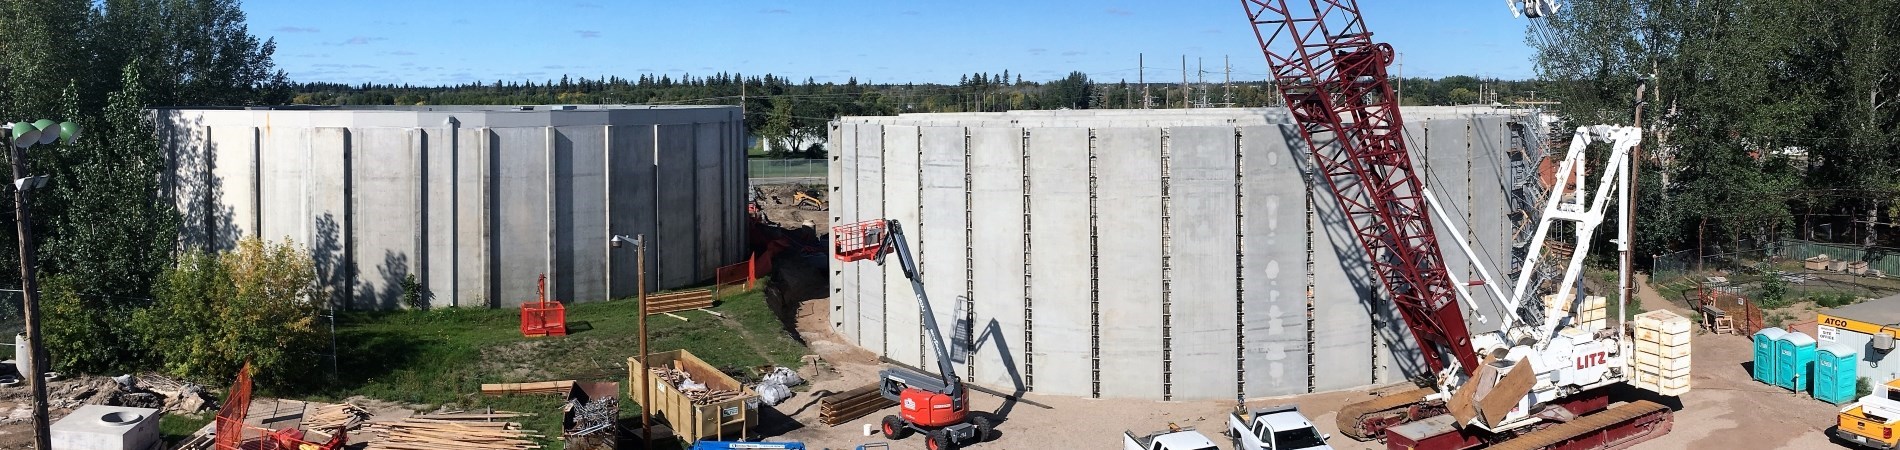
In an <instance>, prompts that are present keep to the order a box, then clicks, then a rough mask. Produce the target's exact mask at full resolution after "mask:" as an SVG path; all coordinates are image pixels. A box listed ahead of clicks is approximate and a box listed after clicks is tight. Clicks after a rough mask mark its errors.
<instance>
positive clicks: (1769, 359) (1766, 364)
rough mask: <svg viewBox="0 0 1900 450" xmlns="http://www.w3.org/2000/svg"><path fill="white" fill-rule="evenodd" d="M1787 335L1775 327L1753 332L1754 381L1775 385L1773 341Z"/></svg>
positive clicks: (1784, 331)
mask: <svg viewBox="0 0 1900 450" xmlns="http://www.w3.org/2000/svg"><path fill="white" fill-rule="evenodd" d="M1786 334H1788V331H1787V330H1783V329H1780V328H1776V327H1768V328H1763V329H1761V331H1757V332H1755V381H1760V382H1763V383H1768V384H1775V341H1777V340H1780V339H1781V336H1783V335H1786Z"/></svg>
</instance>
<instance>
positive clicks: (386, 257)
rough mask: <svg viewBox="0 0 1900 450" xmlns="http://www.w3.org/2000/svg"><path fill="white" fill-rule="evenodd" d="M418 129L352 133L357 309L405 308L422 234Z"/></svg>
mask: <svg viewBox="0 0 1900 450" xmlns="http://www.w3.org/2000/svg"><path fill="white" fill-rule="evenodd" d="M416 132H417V130H415V129H409V128H357V129H355V130H354V131H353V133H354V135H353V137H354V138H355V139H354V140H353V144H354V145H352V150H353V154H352V155H351V160H352V161H353V162H354V163H353V164H352V165H351V168H350V174H351V176H350V178H351V179H350V184H351V185H352V186H354V187H355V188H354V189H352V190H351V195H350V197H351V198H350V203H351V205H350V212H351V214H352V215H353V216H354V217H353V219H355V220H354V221H353V222H352V223H353V224H354V225H356V226H355V227H354V228H350V229H349V233H350V234H351V235H352V236H353V237H354V238H355V240H354V244H355V249H354V250H352V254H354V255H355V260H356V271H357V274H358V275H357V277H356V286H355V289H356V298H355V305H354V306H355V307H357V308H365V309H394V308H401V307H405V306H406V305H402V304H401V299H402V294H403V290H402V283H403V279H404V278H405V277H407V276H409V275H413V274H415V273H416V265H417V264H418V261H417V255H416V254H415V253H416V247H417V245H416V238H417V237H418V232H419V231H420V229H421V223H420V222H419V221H418V218H419V217H420V216H421V208H420V207H421V205H420V204H418V202H417V200H418V198H419V195H420V192H418V190H419V189H421V185H420V183H417V181H416V180H417V179H418V175H419V174H417V173H416V168H417V166H416V163H417V160H418V158H419V157H420V156H421V155H420V152H421V149H419V148H416V145H415V144H416V140H415V139H416Z"/></svg>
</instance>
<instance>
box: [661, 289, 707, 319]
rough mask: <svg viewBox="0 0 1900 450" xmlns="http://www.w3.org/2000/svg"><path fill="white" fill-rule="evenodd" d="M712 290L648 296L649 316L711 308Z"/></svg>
mask: <svg viewBox="0 0 1900 450" xmlns="http://www.w3.org/2000/svg"><path fill="white" fill-rule="evenodd" d="M712 294H713V292H712V290H711V289H695V290H691V291H681V292H668V293H665V294H653V295H649V296H647V305H648V307H647V314H648V315H653V314H665V313H673V312H680V311H691V310H695V309H706V308H711V307H712V305H713V295H712Z"/></svg>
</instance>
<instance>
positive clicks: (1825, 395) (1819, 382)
mask: <svg viewBox="0 0 1900 450" xmlns="http://www.w3.org/2000/svg"><path fill="white" fill-rule="evenodd" d="M1859 365H1860V355H1859V354H1858V353H1857V352H1855V351H1854V350H1853V349H1850V348H1847V346H1845V345H1841V344H1836V343H1831V342H1830V343H1827V344H1822V345H1820V346H1819V347H1818V348H1817V349H1816V350H1815V357H1814V399H1815V400H1820V401H1824V402H1828V403H1833V404H1836V405H1839V404H1842V403H1847V402H1851V401H1854V398H1855V397H1854V394H1855V393H1856V391H1857V390H1858V389H1856V388H1857V387H1856V386H1855V381H1856V380H1857V378H1856V377H1857V376H1858V374H1857V373H1855V372H1856V371H1857V370H1856V367H1857V366H1859Z"/></svg>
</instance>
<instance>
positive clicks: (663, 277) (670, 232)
mask: <svg viewBox="0 0 1900 450" xmlns="http://www.w3.org/2000/svg"><path fill="white" fill-rule="evenodd" d="M656 128H658V129H657V130H656V131H655V133H656V134H657V136H658V143H657V144H656V145H658V149H657V152H658V154H659V164H658V166H657V167H655V168H654V173H656V174H659V176H658V179H657V180H656V184H655V188H654V189H655V194H654V195H655V198H656V199H657V204H658V206H659V209H658V211H659V215H660V217H659V233H658V234H659V236H658V237H656V238H655V239H654V241H653V249H654V250H656V251H655V252H653V254H651V255H647V256H648V258H650V259H648V260H647V265H648V266H650V267H649V268H648V270H654V271H656V272H658V274H659V276H658V280H659V284H658V285H657V286H648V289H652V290H663V289H674V288H679V287H684V286H686V285H689V284H692V283H693V282H694V281H698V280H697V279H696V278H695V273H694V272H695V271H697V269H698V266H697V265H698V264H699V262H698V261H697V259H696V258H695V253H694V251H695V249H696V248H698V241H696V240H695V239H696V238H697V234H696V233H695V230H694V229H693V227H694V221H695V214H696V211H697V208H696V207H695V205H696V203H694V196H693V191H694V190H695V187H696V186H698V181H697V175H698V171H697V170H696V168H695V165H694V162H693V159H694V154H693V139H694V135H693V125H692V124H684V125H659V126H657V127H656Z"/></svg>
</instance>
